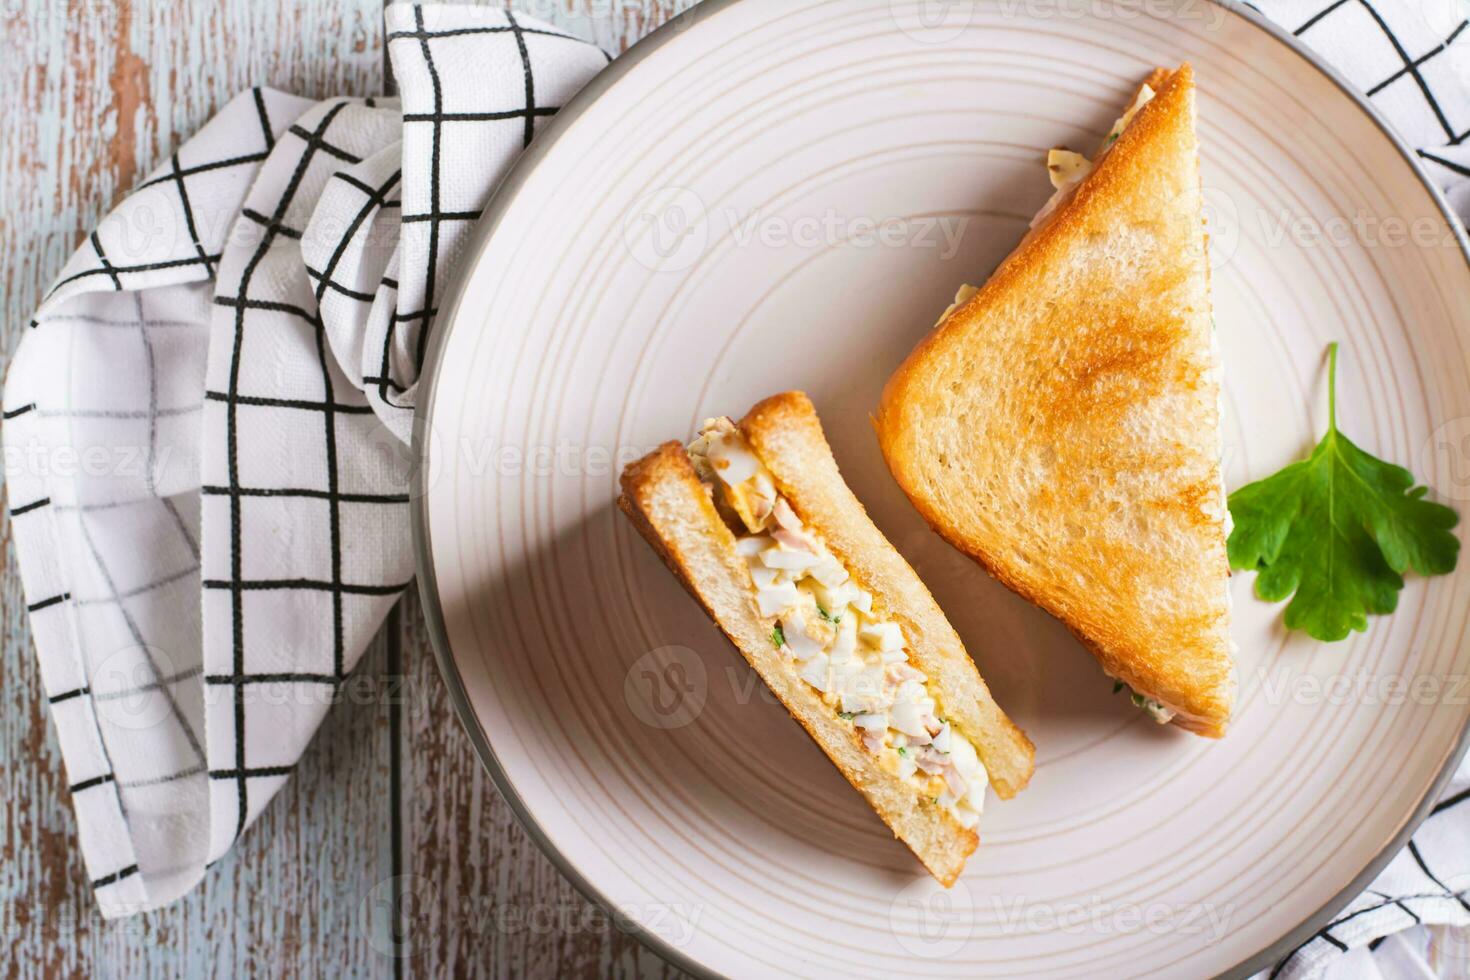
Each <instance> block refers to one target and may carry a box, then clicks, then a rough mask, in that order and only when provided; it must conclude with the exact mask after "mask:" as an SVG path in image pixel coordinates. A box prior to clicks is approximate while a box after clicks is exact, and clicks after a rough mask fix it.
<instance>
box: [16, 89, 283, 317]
mask: <svg viewBox="0 0 1470 980" xmlns="http://www.w3.org/2000/svg"><path fill="white" fill-rule="evenodd" d="M252 93H253V103H254V105H255V111H256V115H257V116H258V118H259V120H260V127H261V130H262V131H263V132H264V134H265V147H264V148H263V149H261V150H257V151H253V152H250V153H242V154H236V155H232V156H229V157H226V158H224V159H222V160H210V161H207V162H204V163H199V164H192V165H189V166H183V165H181V164H180V162H179V156H178V154H174V155H173V156H172V157H171V158H170V160H169V165H168V168H167V169H166V170H165V171H163V172H161V173H158V174H156V175H155V176H153V177H150V178H149V179H148V180H145V181H144V182H143V183H141V184H139V185H138V187H137V188H135V189H134V193H137V192H138V191H141V190H144V189H146V188H150V187H155V186H159V185H164V184H172V185H173V186H174V191H175V193H176V195H177V197H178V201H179V206H180V211H181V213H182V216H183V219H184V228H185V230H186V232H187V234H188V235H189V238H190V245H191V246H192V249H193V254H192V255H188V256H178V255H175V256H171V257H169V258H160V259H152V260H150V261H146V262H117V261H115V259H116V258H117V256H109V255H108V253H107V251H106V250H105V249H104V248H103V242H102V240H101V238H100V237H99V234H98V232H96V231H94V232H92V234H91V235H90V236H89V239H88V240H89V242H90V243H91V245H92V250H93V252H94V253H95V255H96V259H97V262H96V264H95V265H94V266H91V267H89V268H85V269H80V270H78V271H76V272H70V273H67V274H66V275H64V276H62V277H61V278H60V279H58V280H57V281H56V282H55V283H53V284H52V285H51V288H50V289H49V290H48V291H47V293H46V298H47V299H50V298H51V297H52V296H54V295H55V294H56V293H57V292H59V291H60V290H61V289H62V288H64V287H66V286H68V285H70V284H72V283H74V282H79V281H81V280H85V279H91V278H94V277H97V276H105V277H107V279H108V280H110V284H111V287H112V289H113V290H115V291H117V292H121V291H122V290H124V289H130V288H136V287H137V285H139V284H138V283H136V282H130V281H128V280H130V279H132V277H134V276H136V275H138V274H140V273H151V272H162V271H165V270H178V269H184V268H188V267H191V266H199V267H201V268H202V270H203V272H204V274H205V275H207V276H209V275H213V274H214V270H215V266H217V265H218V264H219V259H220V253H219V252H210V251H208V250H207V249H206V246H205V244H204V242H203V241H202V239H201V237H200V234H199V228H200V223H199V220H198V216H197V215H196V214H195V207H194V202H193V199H192V197H191V195H190V191H189V186H190V183H191V178H198V179H201V180H207V179H208V178H209V177H210V176H213V175H214V174H215V173H216V172H218V171H220V170H225V169H229V168H234V167H248V168H254V167H256V166H257V165H258V164H259V163H260V162H261V161H262V160H264V159H265V157H266V154H268V153H269V152H270V149H271V147H273V146H274V145H275V140H274V138H272V136H271V126H270V117H269V115H268V114H267V112H266V103H265V94H264V93H263V92H262V91H261V90H260V89H258V88H257V89H254V90H252ZM201 175H203V176H201ZM31 325H32V326H37V325H38V324H37V323H32V324H31Z"/></svg>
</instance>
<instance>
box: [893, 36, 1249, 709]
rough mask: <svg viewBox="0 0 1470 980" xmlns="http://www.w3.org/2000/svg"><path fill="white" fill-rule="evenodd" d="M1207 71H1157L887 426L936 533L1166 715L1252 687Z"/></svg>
mask: <svg viewBox="0 0 1470 980" xmlns="http://www.w3.org/2000/svg"><path fill="white" fill-rule="evenodd" d="M1194 123H1195V100H1194V79H1193V76H1192V74H1191V72H1190V67H1189V65H1187V64H1186V65H1183V66H1181V67H1180V68H1179V69H1178V70H1176V71H1173V72H1169V71H1165V70H1163V69H1160V70H1158V71H1156V72H1155V73H1154V74H1153V76H1151V77H1150V79H1149V80H1148V82H1147V83H1146V84H1145V85H1143V86H1142V87H1141V88H1140V89H1139V92H1138V94H1137V96H1136V97H1135V98H1134V99H1133V100H1132V102H1131V103H1130V105H1129V106H1128V108H1127V111H1126V112H1125V113H1124V114H1123V116H1122V117H1121V118H1120V119H1119V120H1118V121H1117V123H1116V124H1115V125H1114V126H1113V129H1112V131H1111V132H1110V133H1109V134H1108V137H1107V138H1106V139H1105V140H1104V142H1103V144H1102V146H1101V147H1100V148H1099V150H1098V152H1097V153H1096V154H1094V156H1093V157H1092V158H1091V159H1088V158H1086V157H1083V156H1081V155H1080V154H1077V153H1075V152H1072V151H1069V150H1053V151H1052V153H1051V156H1050V159H1049V161H1048V163H1049V169H1050V171H1051V174H1052V180H1053V184H1054V185H1055V188H1056V190H1055V193H1054V195H1053V198H1052V200H1051V201H1049V202H1048V203H1047V206H1046V207H1045V208H1043V209H1042V212H1041V213H1040V214H1039V215H1038V216H1037V219H1036V220H1035V221H1034V222H1033V226H1032V229H1031V231H1030V232H1029V233H1028V234H1027V235H1026V237H1025V238H1024V239H1023V240H1022V241H1021V244H1020V245H1019V246H1018V247H1017V248H1016V250H1015V251H1014V252H1012V253H1011V255H1010V257H1009V258H1007V259H1006V260H1005V262H1003V263H1002V264H1001V265H1000V267H999V268H998V269H997V270H996V271H995V273H994V274H993V275H992V276H991V278H990V280H989V281H988V282H987V283H986V284H985V285H984V286H983V287H981V288H979V289H974V288H973V287H966V288H965V289H963V290H961V293H960V295H959V296H958V297H957V299H956V305H955V306H954V307H952V308H951V309H950V311H948V312H947V314H946V315H945V317H944V318H943V319H942V320H941V322H940V324H939V325H938V327H937V329H935V330H934V332H933V333H931V334H930V335H929V336H928V337H927V338H926V339H924V340H923V341H922V342H921V343H920V344H919V346H918V347H917V348H916V349H915V350H914V351H913V353H912V354H910V355H909V357H908V359H907V360H906V361H904V363H903V365H902V366H901V367H900V368H899V369H898V370H897V371H896V372H895V373H894V375H893V376H892V377H891V378H890V379H889V381H888V384H887V386H886V388H885V390H884V392H883V397H882V402H881V404H880V405H879V408H878V411H877V414H876V416H875V420H874V421H875V424H876V427H877V431H878V439H879V442H880V443H881V445H882V448H883V454H884V456H885V457H886V458H887V461H888V465H889V468H890V469H891V470H892V472H893V475H894V477H895V478H896V479H897V480H898V483H899V485H900V486H901V487H902V488H903V489H904V491H905V492H906V493H907V494H908V496H909V498H910V499H911V500H912V501H913V503H914V505H915V506H916V507H917V508H918V509H919V511H920V512H921V513H922V514H923V515H924V517H925V518H926V519H927V520H928V521H929V523H930V524H931V525H932V526H933V527H934V528H935V529H936V530H937V531H938V532H939V533H940V534H941V535H943V536H944V537H945V538H947V539H948V540H949V541H950V542H951V543H952V544H954V545H955V546H956V547H958V548H960V549H961V550H963V551H965V552H966V553H968V554H969V555H971V556H972V557H974V558H975V559H977V560H978V561H979V562H980V563H981V564H982V565H984V566H985V567H986V568H987V569H988V570H989V571H990V573H991V574H992V575H994V576H995V577H996V578H997V579H999V580H1000V581H1001V582H1003V583H1004V584H1006V585H1007V586H1009V587H1010V588H1011V589H1013V590H1015V591H1016V592H1018V593H1020V594H1021V595H1022V596H1024V597H1026V598H1027V599H1029V600H1031V601H1032V602H1034V603H1036V604H1037V605H1039V606H1041V607H1042V608H1043V609H1045V610H1047V611H1048V612H1050V613H1052V614H1053V615H1054V616H1056V617H1058V618H1059V619H1061V621H1062V622H1063V623H1065V624H1066V625H1067V626H1068V627H1069V628H1070V629H1071V630H1072V632H1073V633H1074V634H1076V636H1077V637H1078V638H1079V639H1080V640H1081V641H1082V642H1083V644H1085V645H1086V646H1087V647H1088V648H1089V649H1091V651H1092V652H1093V653H1094V654H1096V656H1097V659H1098V660H1099V661H1100V662H1101V663H1102V667H1103V669H1104V670H1105V671H1107V672H1108V673H1109V674H1111V675H1112V676H1113V677H1114V678H1116V679H1117V680H1119V681H1121V682H1122V683H1123V684H1126V685H1128V686H1129V687H1131V688H1132V689H1133V695H1134V701H1135V702H1136V703H1137V704H1139V706H1140V707H1143V708H1146V709H1147V710H1149V711H1150V713H1152V714H1153V715H1154V716H1155V717H1156V718H1157V719H1158V720H1160V721H1171V720H1172V721H1173V722H1174V723H1175V724H1176V725H1180V726H1182V727H1184V728H1186V729H1189V730H1190V731H1193V732H1197V733H1199V734H1201V735H1207V736H1212V737H1219V736H1220V735H1222V734H1224V731H1225V727H1226V723H1227V722H1228V721H1229V718H1230V711H1231V706H1232V703H1233V701H1234V698H1235V672H1234V666H1233V657H1232V646H1231V643H1230V629H1229V625H1230V595H1229V591H1228V583H1229V576H1230V570H1229V564H1228V561H1227V559H1226V555H1225V539H1226V537H1227V535H1228V534H1229V529H1230V515H1229V511H1228V510H1227V509H1226V505H1225V490H1224V485H1223V483H1222V482H1221V464H1220V456H1221V429H1220V415H1221V402H1220V383H1221V378H1220V359H1219V354H1218V351H1217V347H1216V341H1215V331H1214V325H1213V322H1212V319H1211V315H1210V313H1211V310H1210V290H1209V265H1208V262H1207V259H1206V253H1205V244H1206V235H1205V228H1204V223H1203V218H1202V211H1201V204H1202V198H1201V192H1200V176H1199V165H1198V160H1197V154H1198V149H1197V144H1196V140H1195V128H1194Z"/></svg>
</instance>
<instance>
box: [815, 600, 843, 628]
mask: <svg viewBox="0 0 1470 980" xmlns="http://www.w3.org/2000/svg"><path fill="white" fill-rule="evenodd" d="M817 615H818V616H821V617H822V618H823V619H825V620H826V621H827V622H829V623H832V624H834V625H835V624H837V623H840V622H842V617H841V616H834V615H832V614H831V613H829V612H828V611H827V610H826V609H825V608H823V606H822V604H821V603H820V602H819V603H817Z"/></svg>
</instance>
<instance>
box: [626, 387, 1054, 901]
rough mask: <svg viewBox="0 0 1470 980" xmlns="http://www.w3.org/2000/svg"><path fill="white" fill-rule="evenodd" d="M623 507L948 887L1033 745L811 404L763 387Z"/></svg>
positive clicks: (667, 451) (659, 455)
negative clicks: (867, 503) (741, 413)
mask: <svg viewBox="0 0 1470 980" xmlns="http://www.w3.org/2000/svg"><path fill="white" fill-rule="evenodd" d="M622 488H623V493H622V496H621V497H620V498H619V500H618V505H619V506H620V507H621V508H622V509H623V511H624V512H625V513H626V514H627V515H628V517H629V518H631V519H632V521H633V523H634V524H635V525H636V526H637V528H638V530H639V532H640V533H642V534H643V536H644V537H645V538H647V539H648V541H649V543H650V544H652V545H653V546H654V548H655V549H657V551H658V552H659V554H660V555H661V556H663V559H664V561H665V562H666V563H667V564H668V566H669V568H671V569H673V571H674V573H675V574H676V575H678V576H679V578H680V579H681V580H683V583H684V586H685V588H687V589H688V590H689V592H690V593H691V594H692V595H693V596H694V598H696V599H697V600H699V602H700V603H701V604H702V605H703V606H704V608H705V611H706V612H708V613H709V615H710V617H711V618H712V619H713V620H714V621H715V623H716V624H718V625H719V627H720V629H721V630H723V631H724V633H725V635H726V636H728V637H729V638H730V641H731V642H732V643H734V644H735V647H736V649H738V650H739V651H740V653H741V654H742V655H743V656H744V657H745V659H746V660H747V661H748V662H749V663H750V665H751V667H753V668H755V670H756V672H757V673H758V674H760V676H761V679H762V680H763V681H765V683H766V684H767V686H769V687H770V689H771V690H772V691H773V692H774V693H775V694H776V696H777V697H778V698H780V700H781V703H782V704H784V705H785V706H786V709H787V710H788V711H790V712H791V714H792V716H793V717H795V718H796V720H797V721H799V722H800V723H801V724H802V726H803V727H804V728H805V729H806V730H807V733H808V734H809V735H811V737H812V738H813V739H814V740H815V741H816V743H817V745H818V746H820V747H821V749H822V751H824V752H825V753H827V757H828V758H830V759H831V760H832V762H833V763H834V764H835V765H836V766H837V768H838V769H840V770H841V771H842V774H843V775H844V776H846V777H847V779H848V782H850V783H852V785H853V786H854V787H855V788H856V789H857V790H858V791H859V792H860V793H862V794H863V796H864V797H866V798H867V800H868V802H869V803H870V804H871V805H872V807H873V809H874V810H876V811H877V812H878V815H879V816H880V817H882V818H883V821H884V822H885V823H887V824H888V826H889V828H890V829H891V830H892V831H893V833H894V834H895V835H896V836H897V837H898V838H900V839H901V840H902V841H903V842H904V843H905V844H907V845H908V846H909V847H910V848H911V849H912V850H913V852H914V854H916V855H917V856H918V858H919V860H920V861H921V862H923V864H924V866H925V867H926V868H927V869H928V870H929V872H930V873H931V874H933V875H934V877H935V878H937V879H939V881H940V882H942V883H943V884H944V885H945V886H949V885H951V884H953V883H954V881H955V878H956V877H957V876H958V875H959V873H960V871H961V870H962V869H963V867H964V864H965V859H966V858H967V857H968V856H969V855H970V853H971V852H973V851H974V850H975V846H976V844H977V843H978V841H979V838H978V837H977V835H976V832H975V828H976V825H977V824H978V822H979V820H980V814H981V811H982V810H983V808H984V804H985V796H986V792H987V788H988V787H994V789H995V792H996V794H997V795H998V796H1000V797H1001V798H1003V799H1009V798H1010V797H1011V796H1014V795H1015V794H1016V793H1017V792H1019V791H1020V790H1021V789H1022V788H1023V787H1025V785H1026V782H1027V781H1028V780H1029V779H1030V778H1031V770H1032V765H1033V758H1034V755H1035V750H1034V749H1033V747H1032V745H1031V742H1030V741H1029V740H1028V739H1027V738H1026V736H1025V735H1024V734H1023V733H1022V732H1021V730H1020V729H1019V728H1017V727H1016V726H1015V725H1014V724H1012V722H1011V720H1010V719H1009V718H1007V717H1006V715H1005V712H1003V711H1001V709H1000V707H999V706H998V705H997V704H996V703H995V700H994V699H993V698H992V697H991V696H990V690H989V689H988V688H987V687H986V686H985V682H984V681H983V680H981V679H980V673H979V671H977V670H976V669H975V664H974V662H972V661H971V660H970V658H969V656H968V655H967V654H966V652H965V648H964V646H963V645H962V644H961V643H960V638H959V636H958V635H957V634H956V633H955V631H954V628H953V627H952V626H950V624H949V621H948V620H947V619H945V617H944V613H943V612H941V611H940V609H939V606H938V604H937V603H935V601H934V598H933V597H932V596H931V595H930V594H929V590H928V589H926V588H924V584H923V583H922V582H921V581H919V577H918V576H917V575H916V574H914V570H913V569H912V568H910V567H909V564H908V562H906V561H904V559H903V557H902V556H901V555H899V553H898V552H897V551H895V550H894V548H893V546H892V545H891V544H889V543H888V540H887V539H886V538H884V537H883V534H882V533H881V532H880V531H879V530H878V528H877V527H875V526H874V525H873V522H872V521H871V520H870V519H869V518H868V515H867V512H866V511H864V510H863V506H862V504H860V503H859V502H858V500H857V498H856V497H854V496H853V494H852V491H851V490H849V489H848V487H847V484H846V483H845V482H844V481H843V479H842V475H841V474H840V473H839V472H838V470H837V463H836V461H835V460H834V459H833V458H832V450H831V448H830V447H829V446H828V445H827V440H826V437H825V436H824V435H823V433H822V426H821V423H820V422H819V421H818V420H817V414H816V411H815V410H814V409H813V408H812V404H811V402H810V401H809V400H808V399H807V397H806V396H805V395H803V394H802V393H800V392H787V393H785V394H781V395H776V396H773V397H771V398H768V399H766V400H765V401H763V402H761V403H760V404H758V405H756V406H755V407H754V408H752V409H751V410H750V413H749V414H748V415H746V416H745V418H743V419H741V420H740V421H739V422H738V423H736V422H732V421H731V420H730V419H728V418H720V419H712V420H710V421H708V422H706V423H705V424H704V427H703V428H702V430H701V431H700V433H699V435H698V437H697V438H696V439H695V440H694V441H693V443H691V444H690V445H689V446H688V448H685V447H684V446H683V445H681V444H679V443H677V442H670V443H667V444H665V445H664V446H662V447H660V448H659V449H658V450H656V451H655V452H653V453H651V454H650V455H648V456H645V457H644V458H643V459H641V460H639V461H638V462H636V463H633V464H632V465H630V466H629V467H628V468H627V469H626V470H625V471H624V472H623V477H622Z"/></svg>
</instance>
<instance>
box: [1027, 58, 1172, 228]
mask: <svg viewBox="0 0 1470 980" xmlns="http://www.w3.org/2000/svg"><path fill="white" fill-rule="evenodd" d="M1153 97H1154V90H1153V89H1152V88H1150V87H1149V86H1148V85H1140V86H1139V87H1138V94H1137V95H1135V96H1134V97H1133V102H1132V103H1131V104H1130V105H1129V106H1128V108H1127V109H1126V110H1125V111H1124V112H1123V114H1122V115H1121V116H1119V117H1118V119H1117V121H1116V122H1114V123H1113V128H1112V129H1110V130H1108V135H1107V139H1105V140H1103V145H1102V146H1101V147H1100V148H1099V149H1098V151H1097V154H1096V155H1095V156H1094V157H1093V158H1092V159H1091V160H1089V159H1088V158H1087V157H1085V156H1083V155H1082V154H1080V153H1078V152H1077V151H1075V150H1069V149H1067V148H1066V147H1062V146H1059V147H1057V148H1056V149H1053V150H1048V151H1047V154H1046V173H1047V176H1048V177H1050V178H1051V186H1052V187H1053V188H1054V190H1053V191H1052V195H1051V198H1050V199H1048V200H1047V202H1046V204H1045V205H1043V206H1042V208H1041V210H1040V211H1038V212H1036V217H1034V218H1032V219H1031V227H1032V228H1035V227H1036V226H1037V225H1039V224H1041V223H1042V222H1043V221H1045V220H1046V219H1047V218H1049V217H1051V214H1052V212H1053V211H1055V210H1056V209H1057V208H1058V206H1060V205H1061V203H1062V202H1063V201H1065V200H1066V199H1067V198H1068V197H1069V196H1070V195H1071V193H1072V191H1073V190H1075V189H1076V187H1077V185H1078V184H1080V183H1082V181H1083V180H1085V179H1086V178H1087V175H1088V174H1090V173H1092V170H1093V168H1094V167H1096V166H1097V162H1098V161H1099V160H1101V159H1102V158H1103V155H1104V154H1106V153H1107V152H1108V150H1109V149H1110V148H1111V147H1112V145H1113V144H1114V143H1116V142H1117V141H1118V136H1119V135H1120V134H1121V133H1122V132H1123V130H1125V129H1127V128H1128V124H1129V123H1131V122H1132V121H1133V117H1134V116H1136V115H1138V110H1139V109H1142V108H1143V107H1144V106H1145V105H1147V104H1148V103H1149V100H1151V99H1152V98H1153Z"/></svg>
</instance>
